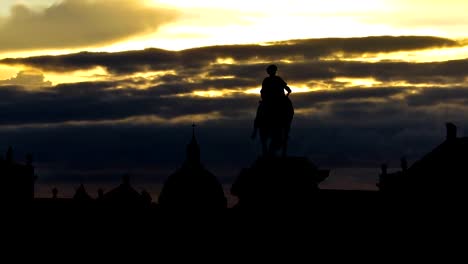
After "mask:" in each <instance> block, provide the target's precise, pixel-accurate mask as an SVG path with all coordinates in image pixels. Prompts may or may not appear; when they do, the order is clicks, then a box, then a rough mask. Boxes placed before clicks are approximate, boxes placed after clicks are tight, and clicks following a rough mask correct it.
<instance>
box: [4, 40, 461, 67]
mask: <svg viewBox="0 0 468 264" xmlns="http://www.w3.org/2000/svg"><path fill="white" fill-rule="evenodd" d="M458 45H459V44H458V43H457V42H455V41H453V40H449V39H443V38H436V37H367V38H349V39H337V38H333V39H310V40H292V41H288V42H275V43H271V45H268V46H262V45H226V46H212V47H203V48H194V49H188V50H183V51H179V52H175V51H174V52H173V51H166V50H160V49H147V50H143V51H126V52H117V53H90V52H83V53H77V54H69V55H62V56H39V57H30V58H22V59H4V60H2V61H0V63H4V64H25V65H29V66H33V67H36V68H39V69H42V70H48V71H59V72H61V71H63V72H66V71H74V70H78V69H91V68H94V67H97V66H102V67H105V68H106V69H107V70H108V71H110V72H113V73H120V74H121V73H134V72H140V71H148V70H174V69H186V70H187V69H196V70H200V69H203V68H204V67H207V66H209V65H210V64H212V63H213V62H216V61H217V59H219V58H232V59H234V60H235V61H237V62H244V64H245V62H249V63H252V61H279V60H283V59H291V60H293V61H304V60H305V61H306V62H309V61H310V60H316V59H319V58H322V57H329V56H333V55H335V54H336V53H345V54H347V55H348V56H357V55H362V54H364V53H377V52H393V51H401V50H418V49H425V48H434V47H444V46H452V47H453V46H458ZM257 67H258V66H257ZM262 67H263V66H262Z"/></svg>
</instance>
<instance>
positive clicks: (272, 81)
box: [252, 65, 294, 156]
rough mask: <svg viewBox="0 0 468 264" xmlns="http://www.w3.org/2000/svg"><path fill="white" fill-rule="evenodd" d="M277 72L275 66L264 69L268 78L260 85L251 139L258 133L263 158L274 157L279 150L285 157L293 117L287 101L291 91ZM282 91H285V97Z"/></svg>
mask: <svg viewBox="0 0 468 264" xmlns="http://www.w3.org/2000/svg"><path fill="white" fill-rule="evenodd" d="M277 70H278V67H277V66H276V65H270V66H268V68H267V69H266V71H267V73H268V75H269V76H268V77H266V78H265V79H264V80H263V83H262V90H261V92H260V93H261V98H262V100H261V101H260V102H259V106H258V109H257V116H256V117H255V122H254V131H253V133H252V138H253V139H255V137H256V135H257V131H258V132H259V134H260V140H261V142H262V150H263V155H264V156H275V155H276V153H277V151H279V150H281V151H282V155H283V156H286V153H287V148H288V139H289V131H290V129H291V122H292V119H293V116H294V108H293V105H292V102H291V100H290V99H289V94H290V93H291V89H290V88H289V87H288V85H287V83H286V82H285V81H284V80H283V79H281V77H279V76H277V75H276V72H277ZM284 90H286V91H287V94H286V95H285V94H284Z"/></svg>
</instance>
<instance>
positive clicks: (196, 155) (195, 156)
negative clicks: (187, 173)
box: [186, 124, 200, 164]
mask: <svg viewBox="0 0 468 264" xmlns="http://www.w3.org/2000/svg"><path fill="white" fill-rule="evenodd" d="M195 127H196V125H195V124H193V125H192V140H191V141H190V143H189V144H188V145H187V161H186V162H187V163H189V164H199V163H200V146H199V145H198V142H197V138H196V136H195Z"/></svg>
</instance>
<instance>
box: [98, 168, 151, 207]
mask: <svg viewBox="0 0 468 264" xmlns="http://www.w3.org/2000/svg"><path fill="white" fill-rule="evenodd" d="M104 200H105V201H106V202H109V203H113V204H118V205H128V206H131V205H137V204H140V203H141V202H142V199H141V195H140V194H139V193H138V192H137V191H136V190H135V189H134V188H133V187H132V186H131V185H130V176H129V175H124V176H123V177H122V184H120V185H119V186H118V187H117V188H115V189H113V190H111V191H109V192H108V193H106V194H105V195H104Z"/></svg>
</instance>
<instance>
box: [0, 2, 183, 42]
mask: <svg viewBox="0 0 468 264" xmlns="http://www.w3.org/2000/svg"><path fill="white" fill-rule="evenodd" d="M175 18H176V13H175V11H173V10H167V9H162V8H155V7H149V6H146V5H145V4H143V3H141V1H131V0H110V1H89V0H88V1H82V0H65V1H60V2H59V3H56V4H54V5H51V6H50V7H48V8H46V9H45V10H41V11H35V10H33V9H30V8H28V7H27V6H25V5H22V4H18V5H15V6H14V7H13V8H12V9H11V14H10V15H9V16H8V17H6V18H4V19H2V20H0V36H2V41H1V42H0V51H11V50H30V49H40V48H68V47H71V48H73V47H89V46H90V45H96V44H103V43H110V42H112V41H116V40H121V39H124V38H128V37H131V36H135V35H141V34H144V33H150V32H155V31H156V30H157V29H158V28H159V27H160V26H161V25H163V24H165V23H168V22H171V21H173V20H174V19H175Z"/></svg>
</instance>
